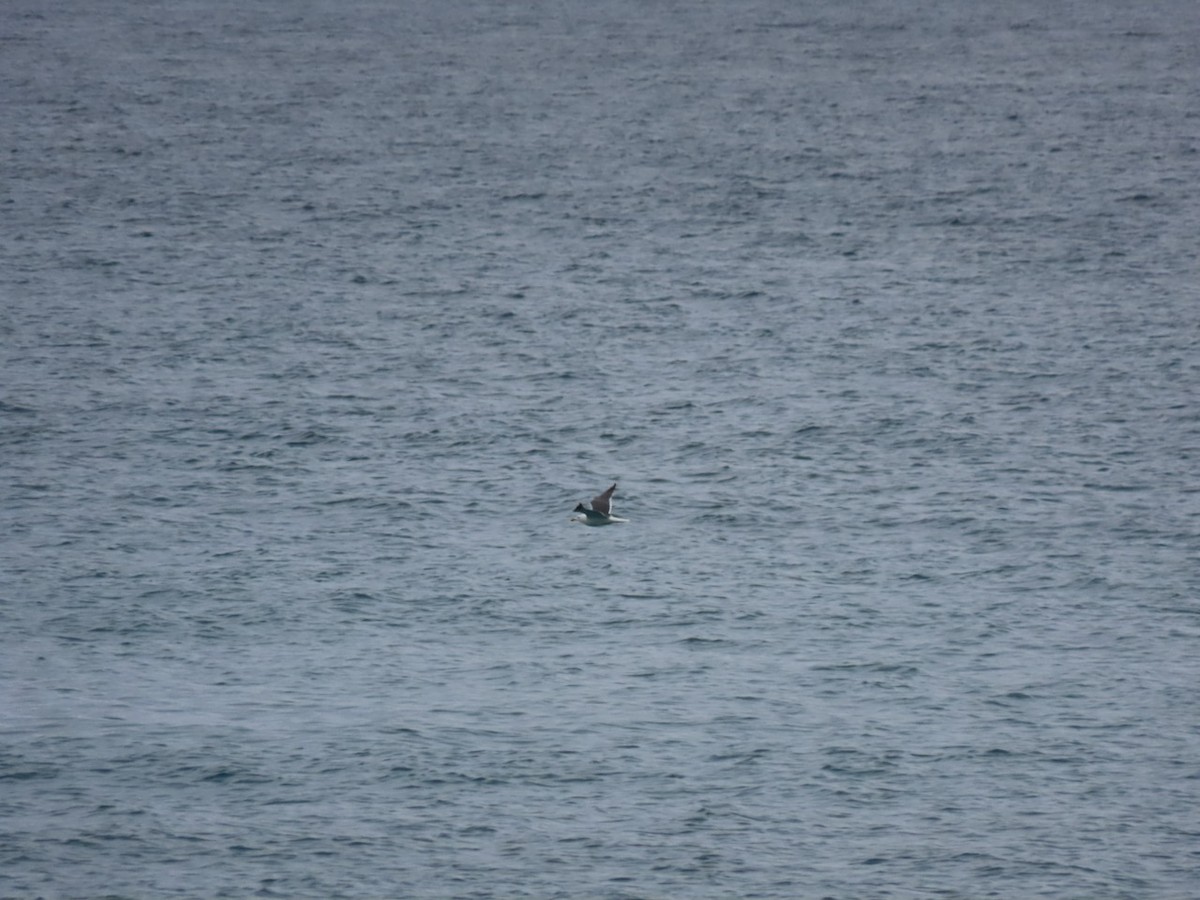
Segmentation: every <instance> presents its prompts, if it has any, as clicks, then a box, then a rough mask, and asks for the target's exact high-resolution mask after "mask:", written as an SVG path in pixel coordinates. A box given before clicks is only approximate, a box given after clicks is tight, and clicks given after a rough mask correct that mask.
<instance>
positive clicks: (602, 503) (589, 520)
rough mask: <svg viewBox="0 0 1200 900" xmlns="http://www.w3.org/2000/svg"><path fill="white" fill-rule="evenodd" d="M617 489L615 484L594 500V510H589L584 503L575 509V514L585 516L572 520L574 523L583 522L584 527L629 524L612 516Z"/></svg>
mask: <svg viewBox="0 0 1200 900" xmlns="http://www.w3.org/2000/svg"><path fill="white" fill-rule="evenodd" d="M616 489H617V486H616V485H615V484H614V485H613V486H612V487H610V488H609V489H608V490H607V491H605V492H604V493H603V494H600V495H598V496H596V497H593V498H592V508H591V509H588V508H587V507H586V506H584V505H583V504H582V503H580V504H579V505H578V506H576V507H575V510H574V511H575V512H577V513H583V515H581V516H578V517H576V518H572V519H571V521H572V522H582V523H583V524H584V525H612V524H613V523H614V522H628V521H629V520H628V519H621V518H618V517H617V516H614V515H613V514H612V495H613V491H615V490H616Z"/></svg>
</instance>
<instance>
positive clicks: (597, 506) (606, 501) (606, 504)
mask: <svg viewBox="0 0 1200 900" xmlns="http://www.w3.org/2000/svg"><path fill="white" fill-rule="evenodd" d="M616 489H617V486H616V485H615V484H614V485H613V486H612V487H610V488H609V489H608V490H607V491H605V492H604V493H603V494H600V495H599V496H598V497H593V498H592V509H594V510H595V511H596V512H598V513H604V515H606V516H609V515H612V495H613V491H615V490H616Z"/></svg>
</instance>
